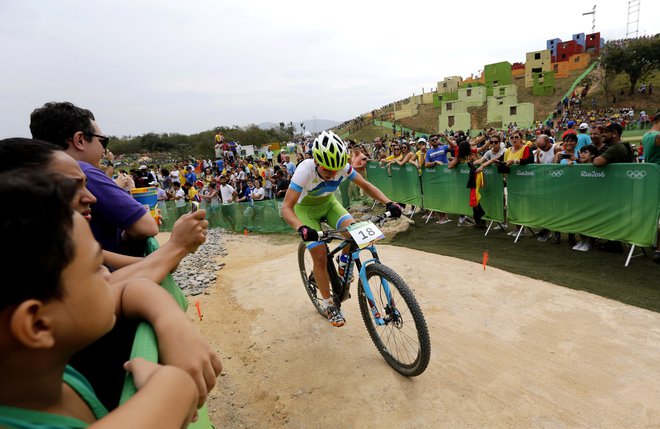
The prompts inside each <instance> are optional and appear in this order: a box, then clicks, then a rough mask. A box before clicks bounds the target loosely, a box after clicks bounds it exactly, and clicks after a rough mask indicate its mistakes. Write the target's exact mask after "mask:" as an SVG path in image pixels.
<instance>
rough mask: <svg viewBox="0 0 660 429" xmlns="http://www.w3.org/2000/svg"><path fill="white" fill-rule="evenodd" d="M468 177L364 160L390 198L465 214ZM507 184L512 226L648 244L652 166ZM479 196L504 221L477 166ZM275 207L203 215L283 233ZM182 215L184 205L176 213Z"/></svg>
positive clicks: (579, 168) (553, 173) (548, 170)
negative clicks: (480, 182)
mask: <svg viewBox="0 0 660 429" xmlns="http://www.w3.org/2000/svg"><path fill="white" fill-rule="evenodd" d="M468 173H469V170H468V168H467V166H465V165H461V166H459V167H457V168H454V169H452V170H450V169H448V168H447V167H446V166H441V167H436V168H427V169H424V170H423V172H422V176H421V178H420V176H419V175H418V173H417V169H416V168H415V167H414V166H412V165H404V166H398V165H392V166H390V168H389V171H388V168H387V167H383V166H381V165H380V164H379V163H378V162H369V163H367V180H368V181H369V182H371V183H372V184H373V185H374V186H376V187H377V188H379V189H380V190H381V191H383V193H384V194H385V195H386V196H387V197H388V198H390V199H392V200H393V201H398V202H401V203H405V204H411V205H415V206H418V207H423V208H426V209H430V210H435V211H439V212H445V213H455V214H466V215H471V214H472V208H471V207H470V205H469V192H470V190H469V189H468V188H467V187H466V185H467V180H468ZM507 180H508V186H509V187H508V198H507V200H508V220H509V221H510V222H512V223H515V224H522V225H527V226H533V227H539V228H547V229H550V230H553V231H562V232H574V233H581V234H585V235H588V236H592V237H597V238H604V239H608V240H617V241H626V242H629V243H632V244H635V245H639V246H651V245H652V244H653V243H654V242H655V237H656V232H655V231H656V227H657V220H658V216H659V215H660V167H658V166H657V165H655V164H613V165H609V166H607V167H604V168H598V167H593V166H590V165H573V166H563V165H556V164H552V165H530V166H524V167H521V166H514V167H513V169H512V172H511V174H509V175H508V179H507ZM340 191H342V193H341V194H339V193H338V194H337V199H338V200H339V201H343V204H344V205H345V206H347V207H348V206H349V205H350V204H359V203H362V204H364V201H363V200H359V199H358V198H353V199H351V198H350V191H351V188H350V187H349V186H344V187H343V189H340ZM347 193H348V194H349V195H348V196H346V194H347ZM480 193H481V200H480V203H481V206H482V207H483V209H484V211H485V212H486V215H485V216H484V219H487V220H494V221H498V222H502V221H504V219H505V215H504V186H503V176H502V175H501V174H499V173H497V171H496V170H495V168H494V167H493V166H489V167H488V168H486V169H484V186H483V187H482V188H481V189H480ZM281 204H282V202H281V200H279V201H275V200H268V201H258V202H254V203H235V204H230V205H226V206H225V205H223V206H211V207H208V208H207V213H208V214H207V218H208V220H209V223H210V227H211V228H217V227H221V228H225V229H229V230H232V231H237V232H242V231H243V230H245V229H247V230H248V231H256V232H285V233H290V232H291V228H290V227H289V225H288V224H287V223H286V222H285V221H284V219H282V217H281V215H280V208H281ZM187 210H188V206H186V207H185V208H183V211H182V212H181V213H185V212H186V211H187ZM165 213H167V216H166V217H165V219H164V223H163V225H162V226H161V230H162V231H171V229H172V225H173V223H174V221H175V220H176V219H177V217H178V216H177V215H178V213H177V209H176V208H175V207H174V203H173V202H167V203H166V210H165Z"/></svg>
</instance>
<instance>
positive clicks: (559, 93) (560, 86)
mask: <svg viewBox="0 0 660 429" xmlns="http://www.w3.org/2000/svg"><path fill="white" fill-rule="evenodd" d="M582 72H583V70H577V71H572V72H570V74H569V76H568V77H567V78H564V79H557V80H556V81H555V92H554V94H553V95H548V96H534V95H532V89H531V88H525V79H524V77H514V79H513V83H514V84H515V85H516V86H517V87H518V101H519V102H521V103H532V104H534V112H535V113H534V116H535V118H536V119H538V120H544V119H545V118H547V117H548V116H549V115H550V114H552V112H553V111H554V109H555V107H556V105H557V103H558V102H559V101H561V100H562V98H563V97H564V95H565V94H566V92H567V91H568V90H569V89H570V88H571V86H572V85H573V82H575V79H577V78H578V77H579V76H580V75H581V74H582ZM601 79H602V76H601V71H600V69H599V68H596V69H594V71H593V72H592V73H590V74H589V76H588V77H587V79H586V80H585V81H583V82H587V81H589V82H591V89H590V90H589V93H588V94H587V102H588V104H587V106H588V107H591V100H592V99H593V98H595V99H596V103H597V106H600V107H602V106H604V105H607V106H609V107H614V108H618V107H634V108H635V110H636V111H638V112H639V111H641V110H645V111H647V112H655V111H656V110H657V109H659V108H660V93H659V92H658V91H659V90H655V91H654V93H653V94H651V95H649V94H643V95H642V94H633V95H628V87H629V85H630V80H629V79H628V77H627V75H625V74H621V75H619V76H617V78H616V79H614V81H613V83H612V90H611V93H614V94H615V96H616V102H612V98H611V96H610V97H609V102H606V101H605V91H604V89H603V87H602V85H601V84H600V81H601ZM644 81H645V82H646V83H647V84H648V83H649V82H651V83H653V86H654V87H655V88H660V71H658V72H655V73H653V74H652V75H651V76H650V77H649V78H648V79H645V80H644ZM640 83H641V82H640ZM579 87H581V86H579ZM468 111H469V112H470V114H471V124H472V128H473V129H483V128H485V127H489V126H495V127H500V126H501V125H502V124H500V123H493V124H487V123H486V106H485V105H484V106H481V107H471V108H468ZM392 112H393V111H392V105H391V104H390V105H388V106H385V107H384V108H381V109H378V110H376V119H379V120H384V121H391V118H392ZM440 113H441V109H440V108H439V107H434V106H433V105H429V104H427V105H420V106H419V111H418V113H417V115H415V116H412V117H410V118H404V119H401V120H399V121H397V124H399V125H402V126H403V127H406V128H410V129H413V130H416V131H419V132H424V133H434V132H437V131H438V116H439V115H440ZM341 131H342V132H344V131H348V128H346V129H344V130H341ZM351 131H352V132H351V133H350V135H349V138H351V139H355V140H361V139H364V140H366V141H371V140H372V139H373V138H374V137H375V136H383V135H385V134H386V133H387V131H388V130H385V129H383V128H381V127H374V126H372V125H367V126H364V127H362V128H360V129H357V130H356V129H352V130H351Z"/></svg>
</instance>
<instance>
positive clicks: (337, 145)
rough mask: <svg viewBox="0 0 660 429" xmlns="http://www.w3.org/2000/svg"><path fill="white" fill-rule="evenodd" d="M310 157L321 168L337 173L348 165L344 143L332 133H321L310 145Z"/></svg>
mask: <svg viewBox="0 0 660 429" xmlns="http://www.w3.org/2000/svg"><path fill="white" fill-rule="evenodd" d="M312 155H313V156H314V159H315V160H316V162H317V163H318V164H319V165H320V166H321V167H323V168H327V169H328V170H332V171H338V170H341V169H342V168H344V166H345V165H346V164H347V163H348V152H347V151H346V146H344V142H343V141H342V140H341V139H340V138H339V136H338V135H337V134H335V133H333V132H332V131H323V132H321V134H319V135H318V137H316V139H315V140H314V144H312Z"/></svg>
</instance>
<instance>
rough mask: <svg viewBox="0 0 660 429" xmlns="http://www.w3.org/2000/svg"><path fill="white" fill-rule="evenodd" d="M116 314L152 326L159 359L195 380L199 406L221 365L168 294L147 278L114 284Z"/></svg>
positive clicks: (213, 383) (218, 373) (212, 384)
mask: <svg viewBox="0 0 660 429" xmlns="http://www.w3.org/2000/svg"><path fill="white" fill-rule="evenodd" d="M113 288H114V290H115V294H116V296H117V301H118V302H117V314H119V315H123V316H124V317H126V318H129V319H143V320H146V321H147V322H149V324H151V326H153V328H154V331H155V333H156V338H158V352H159V358H160V360H161V361H162V362H163V363H164V364H166V365H174V366H176V367H178V368H180V369H182V370H184V371H186V372H187V373H188V374H190V376H191V377H192V378H193V380H194V381H195V384H196V385H197V391H198V394H199V400H198V403H197V405H198V406H201V405H202V404H203V403H204V401H205V399H206V395H207V394H208V392H209V391H210V390H211V389H212V388H213V386H215V382H216V377H217V376H218V375H220V371H221V370H222V364H221V362H220V359H219V358H218V356H217V355H216V354H215V352H214V351H213V350H212V349H211V347H210V346H209V344H208V343H207V342H206V340H204V338H203V337H202V336H201V335H200V334H199V332H198V331H197V329H195V327H194V326H193V325H192V323H190V320H189V319H188V316H186V313H185V312H184V311H183V310H181V308H180V307H179V305H178V304H177V303H176V301H174V299H173V298H172V297H171V296H170V294H169V293H167V291H166V290H165V289H163V288H162V287H160V286H159V285H158V284H156V283H154V282H151V281H149V280H146V279H140V278H138V279H133V280H129V281H127V282H123V283H115V284H113Z"/></svg>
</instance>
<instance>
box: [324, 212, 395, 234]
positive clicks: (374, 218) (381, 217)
mask: <svg viewBox="0 0 660 429" xmlns="http://www.w3.org/2000/svg"><path fill="white" fill-rule="evenodd" d="M390 217H392V214H391V213H390V212H389V211H387V212H385V213H383V214H382V215H379V216H372V217H371V219H370V221H371V222H373V223H376V224H378V225H379V226H380V225H382V223H383V222H385V220H386V219H387V218H390ZM347 229H348V228H339V229H328V230H325V231H317V233H318V234H319V241H326V242H329V241H332V240H337V239H339V240H344V239H345V237H344V236H342V235H340V234H341V233H342V232H346V230H347Z"/></svg>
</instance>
